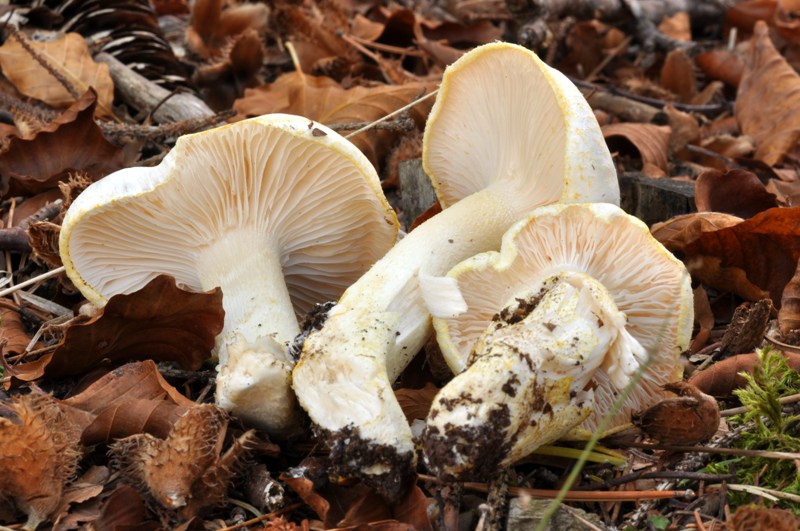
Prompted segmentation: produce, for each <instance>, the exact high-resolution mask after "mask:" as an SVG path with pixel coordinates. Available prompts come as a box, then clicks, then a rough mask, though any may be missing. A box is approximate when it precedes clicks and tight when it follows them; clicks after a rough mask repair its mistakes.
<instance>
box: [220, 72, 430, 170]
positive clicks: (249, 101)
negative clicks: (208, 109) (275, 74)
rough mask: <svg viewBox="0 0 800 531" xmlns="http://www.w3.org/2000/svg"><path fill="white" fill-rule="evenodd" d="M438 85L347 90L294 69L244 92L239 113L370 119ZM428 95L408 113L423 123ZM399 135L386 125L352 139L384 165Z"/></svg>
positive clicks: (351, 120) (326, 119) (344, 121)
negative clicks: (274, 79) (382, 161)
mask: <svg viewBox="0 0 800 531" xmlns="http://www.w3.org/2000/svg"><path fill="white" fill-rule="evenodd" d="M433 88H434V85H433V84H432V83H407V84H405V85H380V86H375V87H361V86H358V87H353V88H350V89H344V88H342V87H341V85H339V84H338V83H337V82H336V81H334V80H333V79H331V78H328V77H322V76H310V75H306V74H303V73H300V72H291V73H288V74H284V75H282V76H280V77H279V78H278V79H277V80H276V81H275V82H274V83H270V84H267V85H263V86H261V87H258V88H256V89H250V90H246V91H245V95H244V98H241V99H239V100H236V103H235V104H234V108H235V109H236V111H237V112H238V113H239V116H238V117H239V118H247V117H250V116H258V115H261V114H267V113H274V112H282V113H289V114H297V115H299V116H305V117H307V118H309V119H311V120H315V121H317V122H320V123H323V124H325V125H336V124H340V125H341V124H351V123H369V122H372V121H374V120H377V119H378V118H382V117H383V116H386V115H387V114H389V113H390V112H393V111H396V110H397V109H399V108H401V107H403V106H404V105H406V104H408V103H410V102H411V101H413V100H414V99H415V98H417V97H419V96H421V95H423V94H424V93H426V92H429V91H430V90H432V89H433ZM432 104H433V103H432V101H431V100H428V101H425V102H422V103H420V104H419V105H416V106H414V107H413V108H412V109H410V110H409V115H410V116H411V118H412V119H413V120H414V122H415V123H416V124H417V126H418V127H421V126H422V124H424V122H425V119H426V117H427V115H428V111H429V110H430V108H431V105H432ZM396 136H397V133H396V132H393V131H388V130H373V131H371V132H370V134H368V135H358V136H356V137H354V138H353V139H352V142H353V143H354V144H355V145H356V146H358V148H359V149H360V150H361V151H362V152H363V153H364V154H365V155H366V156H367V157H368V158H369V159H370V162H372V163H373V164H374V165H378V164H380V162H381V160H382V159H383V157H384V155H386V153H387V152H388V150H389V148H390V147H391V145H392V143H393V142H394V140H395V138H396Z"/></svg>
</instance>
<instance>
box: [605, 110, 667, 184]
mask: <svg viewBox="0 0 800 531" xmlns="http://www.w3.org/2000/svg"><path fill="white" fill-rule="evenodd" d="M670 134H671V129H670V127H669V126H663V125H653V124H641V123H616V124H611V125H606V126H605V127H603V137H604V138H605V139H606V142H608V144H609V148H610V149H611V150H612V151H617V150H619V149H622V148H623V146H621V145H620V144H619V142H620V141H623V142H626V143H628V144H630V145H631V146H633V147H634V148H635V149H636V151H637V152H638V154H639V157H638V158H640V159H641V160H642V162H643V164H644V166H645V168H646V167H647V166H652V167H655V168H658V169H659V170H661V171H662V172H663V174H662V175H666V172H667V165H668V154H669V140H670ZM643 173H644V172H643ZM648 173H649V175H648ZM648 173H645V174H646V175H648V176H649V177H657V176H662V175H653V174H652V172H648Z"/></svg>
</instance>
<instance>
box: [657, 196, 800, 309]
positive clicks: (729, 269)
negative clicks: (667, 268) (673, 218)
mask: <svg viewBox="0 0 800 531" xmlns="http://www.w3.org/2000/svg"><path fill="white" fill-rule="evenodd" d="M668 248H669V247H668ZM798 259H800V207H793V208H771V209H769V210H765V211H764V212H761V213H759V214H757V215H755V216H753V217H752V218H750V219H748V220H745V221H743V222H741V223H738V224H736V225H733V226H731V227H727V228H723V229H720V230H716V231H711V232H704V233H702V234H701V235H700V236H699V237H698V238H697V239H696V240H694V241H692V242H691V243H689V244H688V245H687V246H686V248H685V249H684V257H683V260H684V263H686V267H687V269H688V270H689V272H690V273H692V275H693V276H694V277H696V278H697V279H698V280H700V281H701V282H703V283H704V284H706V285H708V286H711V287H714V288H716V289H719V290H721V291H727V292H731V293H735V294H737V295H739V296H741V297H743V298H745V299H747V300H751V301H757V300H760V299H761V298H763V297H764V295H763V294H762V295H759V296H757V297H755V298H753V295H755V293H754V291H753V289H752V288H753V287H756V288H757V289H758V290H760V291H762V293H763V292H766V296H769V297H770V298H771V299H772V302H773V304H774V305H775V307H778V306H779V305H780V302H781V294H782V293H783V289H784V287H785V286H786V284H787V283H788V282H789V280H790V279H791V278H792V276H793V275H794V272H795V269H796V267H797V261H798Z"/></svg>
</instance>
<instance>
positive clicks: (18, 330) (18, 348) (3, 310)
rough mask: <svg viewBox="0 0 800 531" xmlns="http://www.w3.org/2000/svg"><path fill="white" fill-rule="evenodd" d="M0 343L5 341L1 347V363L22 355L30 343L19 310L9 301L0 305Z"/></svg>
mask: <svg viewBox="0 0 800 531" xmlns="http://www.w3.org/2000/svg"><path fill="white" fill-rule="evenodd" d="M0 341H5V342H6V343H5V345H4V346H3V351H2V358H3V363H4V364H5V363H6V359H7V358H8V356H10V355H17V354H22V353H23V352H25V349H26V348H27V347H28V343H30V342H31V337H30V336H29V335H28V333H27V332H26V331H25V326H24V325H23V324H22V317H21V316H20V314H19V308H17V307H15V305H13V304H12V303H11V302H9V301H3V302H2V303H0Z"/></svg>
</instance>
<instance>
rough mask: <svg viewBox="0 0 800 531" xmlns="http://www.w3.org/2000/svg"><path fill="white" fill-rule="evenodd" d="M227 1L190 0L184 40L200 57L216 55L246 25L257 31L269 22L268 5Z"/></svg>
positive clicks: (260, 30) (243, 29)
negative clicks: (193, 0)
mask: <svg viewBox="0 0 800 531" xmlns="http://www.w3.org/2000/svg"><path fill="white" fill-rule="evenodd" d="M226 4H228V2H225V1H224V0H196V1H195V2H193V3H192V15H191V20H190V25H189V27H188V28H187V29H186V43H187V44H188V46H189V48H191V50H192V51H193V52H194V53H196V54H197V55H199V56H200V57H203V58H205V59H209V58H215V57H218V56H220V55H222V53H223V48H224V47H225V45H226V44H227V43H228V42H229V41H230V40H231V39H234V38H235V37H237V36H238V35H240V34H242V33H244V32H245V31H247V30H249V29H253V30H255V31H256V32H257V33H258V32H262V31H264V30H265V29H266V26H267V23H268V22H269V7H268V6H267V5H265V4H246V3H241V4H237V3H233V2H231V3H230V4H231V5H227V6H226ZM223 8H224V9H223Z"/></svg>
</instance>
